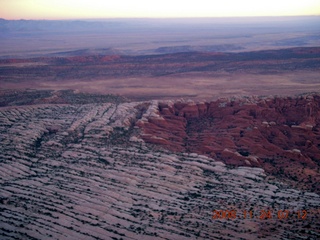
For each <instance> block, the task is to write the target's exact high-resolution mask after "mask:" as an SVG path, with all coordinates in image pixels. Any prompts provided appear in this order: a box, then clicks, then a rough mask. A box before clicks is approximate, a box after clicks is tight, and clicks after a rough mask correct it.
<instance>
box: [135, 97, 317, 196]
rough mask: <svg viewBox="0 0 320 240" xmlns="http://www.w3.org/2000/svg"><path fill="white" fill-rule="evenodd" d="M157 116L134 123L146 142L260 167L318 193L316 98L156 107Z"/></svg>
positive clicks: (178, 102) (172, 104) (187, 103)
mask: <svg viewBox="0 0 320 240" xmlns="http://www.w3.org/2000/svg"><path fill="white" fill-rule="evenodd" d="M157 114H158V117H157V118H154V117H146V119H147V121H146V120H145V121H144V123H143V124H138V126H139V128H141V131H142V134H141V138H142V139H143V140H144V141H145V142H147V143H153V144H156V145H157V146H158V147H163V148H165V149H168V150H171V151H175V152H184V151H186V152H194V153H199V154H204V155H207V156H210V157H213V158H215V159H217V160H220V161H223V162H224V163H226V164H231V165H236V166H251V167H262V168H264V169H265V170H266V171H267V172H268V173H271V174H274V175H276V176H281V177H283V178H289V179H291V180H293V181H296V180H298V181H299V182H301V183H302V184H301V185H303V186H304V187H305V186H306V185H307V186H308V188H311V189H313V190H317V191H319V190H320V186H319V185H318V184H317V182H318V181H319V180H320V177H319V166H320V162H319V159H320V150H319V146H320V96H319V95H303V96H299V97H294V98H292V97H284V98H281V97H274V98H273V97H270V98H257V97H252V98H242V99H220V100H217V101H214V102H210V103H203V102H202V103H194V102H192V101H189V102H188V101H177V102H175V103H172V102H170V104H169V103H167V102H160V103H159V104H158V113H157ZM158 137H160V138H161V139H158Z"/></svg>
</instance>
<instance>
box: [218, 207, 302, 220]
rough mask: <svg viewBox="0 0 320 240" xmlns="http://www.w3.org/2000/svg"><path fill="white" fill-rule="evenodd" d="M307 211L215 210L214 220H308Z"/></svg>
mask: <svg viewBox="0 0 320 240" xmlns="http://www.w3.org/2000/svg"><path fill="white" fill-rule="evenodd" d="M307 215H308V212H307V210H298V211H289V210H278V211H275V210H269V209H268V210H263V209H262V210H260V211H253V210H249V211H248V210H243V211H237V210H213V212H212V219H261V220H265V219H279V220H284V219H301V220H305V219H307Z"/></svg>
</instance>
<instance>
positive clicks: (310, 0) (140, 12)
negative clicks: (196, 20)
mask: <svg viewBox="0 0 320 240" xmlns="http://www.w3.org/2000/svg"><path fill="white" fill-rule="evenodd" d="M301 15H304V16H306V15H320V0H195V1H193V0H0V18H4V19H97V18H181V17H242V16H301Z"/></svg>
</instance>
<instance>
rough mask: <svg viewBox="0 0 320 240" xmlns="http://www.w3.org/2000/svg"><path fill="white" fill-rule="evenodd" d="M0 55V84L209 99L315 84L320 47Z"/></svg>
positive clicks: (287, 91) (286, 91)
mask: <svg viewBox="0 0 320 240" xmlns="http://www.w3.org/2000/svg"><path fill="white" fill-rule="evenodd" d="M79 54H80V56H65V57H41V58H31V59H5V60H0V83H1V89H25V88H35V89H46V90H47V89H54V90H60V89H77V90H79V91H82V92H91V93H103V94H120V95H123V96H126V97H129V98H131V99H134V100H150V99H178V98H190V99H196V100H203V99H205V100H211V99H216V98H219V97H223V96H245V95H247V96H251V95H266V96H268V95H294V94H300V93H305V92H313V91H314V90H316V89H320V80H319V73H320V48H316V47H314V48H291V49H282V50H268V51H256V52H242V53H201V52H186V53H173V54H162V55H141V56H125V55H82V54H86V51H85V52H80V53H79Z"/></svg>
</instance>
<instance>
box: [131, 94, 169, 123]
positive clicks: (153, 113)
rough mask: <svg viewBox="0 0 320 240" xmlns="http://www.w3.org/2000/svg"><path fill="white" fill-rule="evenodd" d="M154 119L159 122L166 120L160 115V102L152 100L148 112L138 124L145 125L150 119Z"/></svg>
mask: <svg viewBox="0 0 320 240" xmlns="http://www.w3.org/2000/svg"><path fill="white" fill-rule="evenodd" d="M150 118H154V119H159V120H164V118H163V117H162V116H160V114H159V101H158V100H152V101H151V102H150V105H149V106H148V109H147V110H146V112H145V113H144V114H143V115H142V117H141V119H139V120H138V121H137V124H144V123H145V122H148V119H150Z"/></svg>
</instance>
